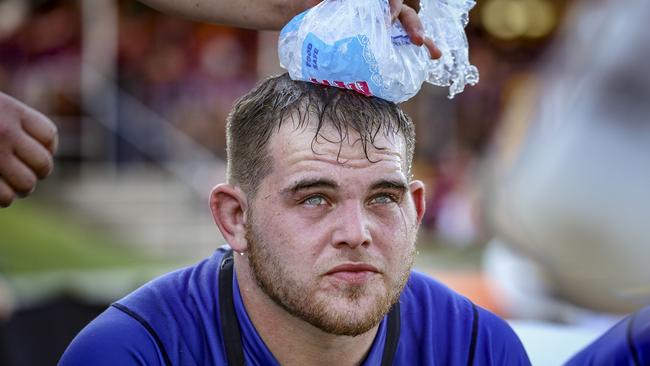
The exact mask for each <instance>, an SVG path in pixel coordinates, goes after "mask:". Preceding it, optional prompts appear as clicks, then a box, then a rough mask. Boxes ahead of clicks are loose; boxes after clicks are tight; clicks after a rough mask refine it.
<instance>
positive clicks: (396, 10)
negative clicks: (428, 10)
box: [388, 0, 404, 22]
mask: <svg viewBox="0 0 650 366" xmlns="http://www.w3.org/2000/svg"><path fill="white" fill-rule="evenodd" d="M402 3H404V0H388V4H389V5H390V20H391V22H394V21H396V20H397V17H398V16H399V14H400V12H401V11H402Z"/></svg>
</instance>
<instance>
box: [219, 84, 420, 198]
mask: <svg viewBox="0 0 650 366" xmlns="http://www.w3.org/2000/svg"><path fill="white" fill-rule="evenodd" d="M286 119H292V121H293V122H294V124H295V126H296V129H298V128H301V127H304V126H307V125H309V124H311V123H314V124H316V132H315V133H314V139H313V140H312V150H313V147H314V144H316V143H318V140H319V137H323V136H322V135H321V134H320V131H321V129H322V128H323V127H324V126H331V127H333V128H334V129H335V131H336V132H338V135H339V137H340V139H339V140H338V141H332V140H331V139H330V140H326V141H328V142H335V143H340V144H341V147H342V146H343V145H342V144H343V142H344V141H347V139H348V136H349V135H350V134H349V132H350V129H352V131H354V132H357V133H358V134H359V136H360V137H359V140H360V141H361V145H362V147H363V151H364V153H365V155H366V158H367V159H368V160H369V161H371V160H370V158H369V156H368V145H369V144H370V146H372V147H374V148H376V149H383V148H381V147H378V146H376V145H375V144H374V143H375V139H376V137H377V136H378V134H379V133H382V134H383V135H384V136H387V137H388V136H394V135H399V136H401V137H402V138H403V139H404V142H405V150H406V151H405V154H406V163H407V166H406V172H405V173H406V176H407V179H409V180H410V179H411V163H412V160H413V151H414V145H415V129H414V126H413V122H412V121H411V119H410V118H409V117H408V116H407V115H406V114H405V113H404V112H403V111H402V109H401V108H400V107H399V106H398V105H396V104H395V103H392V102H388V101H385V100H383V99H379V98H375V97H366V96H364V95H361V94H359V93H357V92H355V91H351V90H345V89H339V88H335V87H329V86H323V85H316V84H312V83H308V82H303V81H294V80H291V79H290V78H289V76H288V74H283V75H280V76H275V77H270V78H268V79H266V80H264V81H262V82H261V83H259V84H258V85H257V86H256V87H255V88H253V90H251V91H250V92H249V93H248V94H246V95H244V96H243V97H241V98H240V99H238V100H237V101H236V102H235V105H234V107H233V109H232V111H231V112H230V114H229V115H228V119H227V124H226V141H227V142H226V144H227V145H226V153H227V161H228V168H227V177H228V182H229V183H230V184H234V185H237V186H239V187H240V188H241V189H242V190H243V191H244V192H245V193H246V194H247V195H251V196H254V195H255V193H256V192H257V189H258V187H259V184H260V182H261V181H262V180H263V179H264V178H265V177H266V176H267V175H268V174H269V173H270V172H271V171H272V170H271V169H272V161H271V158H270V153H269V151H268V148H267V146H268V142H269V140H270V138H271V136H272V133H273V131H274V130H276V129H277V130H279V129H280V127H281V126H282V123H283V122H284V121H285V120H286ZM296 122H297V123H296ZM323 138H324V137H323ZM324 139H325V138H324ZM339 152H340V150H339Z"/></svg>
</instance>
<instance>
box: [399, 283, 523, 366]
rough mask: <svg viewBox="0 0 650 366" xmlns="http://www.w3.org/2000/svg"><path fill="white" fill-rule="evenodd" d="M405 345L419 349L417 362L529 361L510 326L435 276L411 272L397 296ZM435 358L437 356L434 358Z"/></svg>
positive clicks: (495, 363)
mask: <svg viewBox="0 0 650 366" xmlns="http://www.w3.org/2000/svg"><path fill="white" fill-rule="evenodd" d="M400 308H401V311H402V317H401V318H402V321H403V322H404V324H403V326H402V330H403V337H404V339H405V340H407V341H406V342H405V346H406V347H412V348H416V349H417V350H418V357H420V358H419V359H418V360H410V361H414V362H415V363H417V364H423V365H424V364H432V363H440V362H442V363H443V364H467V361H468V360H469V357H475V359H474V360H475V364H485V365H490V364H492V365H499V364H506V365H511V364H512V365H527V364H529V361H528V357H527V355H526V352H525V351H524V348H523V346H522V344H521V342H520V341H519V338H518V337H517V335H516V334H515V333H514V331H513V330H512V328H510V326H509V325H508V324H507V323H506V322H505V321H504V320H503V319H501V318H500V317H498V316H497V315H495V314H493V313H491V312H489V311H488V310H485V309H483V308H481V307H480V306H477V305H475V304H473V303H472V302H471V301H470V300H469V299H468V298H466V297H465V296H463V295H461V294H459V293H457V292H456V291H454V290H452V289H450V288H449V287H447V286H445V285H444V284H442V283H440V282H438V281H437V280H435V279H433V278H431V277H429V276H427V275H425V274H422V273H419V272H416V271H413V272H412V273H411V276H410V277H409V280H408V282H407V285H406V287H405V288H404V292H403V293H402V296H401V297H400ZM432 360H436V361H432Z"/></svg>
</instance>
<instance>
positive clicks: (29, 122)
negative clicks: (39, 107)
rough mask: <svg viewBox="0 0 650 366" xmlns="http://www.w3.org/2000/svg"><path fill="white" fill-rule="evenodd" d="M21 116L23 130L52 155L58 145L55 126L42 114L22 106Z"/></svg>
mask: <svg viewBox="0 0 650 366" xmlns="http://www.w3.org/2000/svg"><path fill="white" fill-rule="evenodd" d="M22 112H23V113H22V115H21V124H22V127H23V130H25V132H27V133H28V134H29V135H30V136H31V137H33V138H34V139H36V140H37V141H38V142H40V143H41V144H42V145H43V146H44V147H45V148H47V149H48V150H49V151H50V153H52V154H54V152H55V151H56V147H57V144H58V136H57V129H56V125H55V124H54V123H53V122H52V121H51V120H50V119H49V118H47V117H45V116H44V115H43V114H41V113H39V112H37V111H35V110H34V109H31V108H29V107H27V106H24V109H23V110H22Z"/></svg>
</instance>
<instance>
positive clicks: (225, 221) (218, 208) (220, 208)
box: [210, 183, 248, 253]
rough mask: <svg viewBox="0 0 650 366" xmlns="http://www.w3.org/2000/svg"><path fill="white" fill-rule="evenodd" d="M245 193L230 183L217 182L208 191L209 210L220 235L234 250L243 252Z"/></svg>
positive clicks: (244, 244)
mask: <svg viewBox="0 0 650 366" xmlns="http://www.w3.org/2000/svg"><path fill="white" fill-rule="evenodd" d="M246 209H247V200H246V194H244V192H243V191H242V190H241V189H239V188H238V187H233V186H232V185H230V184H225V183H224V184H219V185H217V186H216V187H214V188H213V189H212V193H210V211H212V217H213V218H214V222H215V223H216V224H217V226H218V227H219V231H221V235H223V237H224V239H226V242H228V244H230V246H231V247H232V248H233V250H234V251H236V252H239V253H243V252H245V251H246V250H247V249H248V243H247V242H246Z"/></svg>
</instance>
